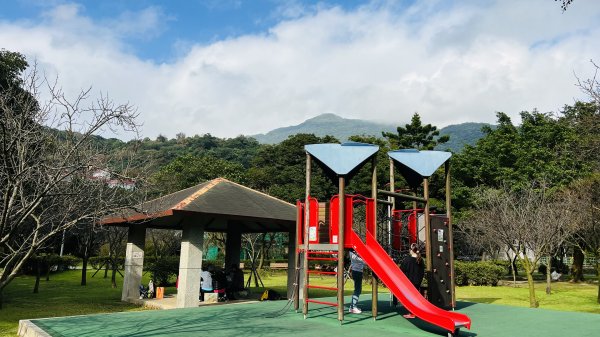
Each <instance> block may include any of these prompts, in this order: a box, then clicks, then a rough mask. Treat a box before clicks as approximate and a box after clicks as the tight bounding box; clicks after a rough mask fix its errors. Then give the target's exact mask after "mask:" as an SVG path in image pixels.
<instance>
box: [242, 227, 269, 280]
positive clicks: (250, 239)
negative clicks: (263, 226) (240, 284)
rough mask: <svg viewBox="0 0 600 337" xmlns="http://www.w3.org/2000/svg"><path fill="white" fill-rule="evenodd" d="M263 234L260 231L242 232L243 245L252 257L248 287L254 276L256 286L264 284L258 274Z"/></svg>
mask: <svg viewBox="0 0 600 337" xmlns="http://www.w3.org/2000/svg"><path fill="white" fill-rule="evenodd" d="M262 237H263V234H260V233H246V234H242V241H243V243H244V245H243V247H244V250H245V251H246V253H247V254H248V256H249V257H250V264H251V266H250V275H249V276H248V281H246V288H249V287H250V284H251V282H252V277H254V286H255V287H258V283H259V282H260V283H261V286H263V287H264V285H263V284H262V280H261V278H260V276H259V275H258V269H259V268H258V261H257V260H258V259H259V258H260V253H261V251H262V249H261V248H260V247H261V243H262Z"/></svg>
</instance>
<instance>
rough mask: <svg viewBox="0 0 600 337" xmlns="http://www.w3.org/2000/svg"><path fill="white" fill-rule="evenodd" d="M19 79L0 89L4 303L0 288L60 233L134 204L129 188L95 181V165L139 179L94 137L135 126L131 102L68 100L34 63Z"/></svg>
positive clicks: (85, 95) (86, 94)
mask: <svg viewBox="0 0 600 337" xmlns="http://www.w3.org/2000/svg"><path fill="white" fill-rule="evenodd" d="M17 84H18V87H3V88H0V89H1V90H0V115H1V117H2V118H1V119H0V188H1V192H0V267H1V268H2V269H0V306H1V295H2V290H3V289H4V288H5V287H6V286H7V285H8V284H9V283H10V282H11V281H12V280H13V279H14V278H15V277H16V275H18V273H19V272H20V271H21V269H22V268H23V265H24V264H25V262H26V261H27V260H28V259H29V258H30V257H31V256H32V255H33V254H35V252H36V251H38V250H39V249H41V248H43V247H44V245H46V244H47V243H48V242H49V240H50V239H51V238H53V237H54V236H55V235H56V234H57V233H62V232H63V231H64V230H67V229H69V228H71V227H73V226H75V225H76V224H77V223H82V222H87V223H93V222H95V221H96V220H97V219H98V218H99V217H101V216H103V215H105V214H107V213H109V212H113V211H115V210H118V209H121V208H123V207H127V206H128V205H130V204H132V200H131V197H132V193H131V191H130V190H127V189H124V188H115V187H114V186H111V185H110V184H109V181H106V180H103V179H94V178H93V173H94V172H95V171H96V170H99V169H102V170H105V171H107V172H108V174H109V175H110V176H111V177H117V181H132V180H134V179H135V178H132V177H130V176H129V174H130V172H129V171H127V170H122V171H113V170H112V169H111V168H110V167H109V165H108V160H107V156H106V155H105V154H104V153H103V152H102V151H101V149H99V148H98V147H97V146H96V145H95V142H94V141H93V140H94V137H95V136H94V134H95V133H97V132H99V131H103V130H104V131H108V130H113V131H116V130H117V129H122V130H126V131H133V132H135V131H136V129H137V124H136V122H135V118H136V116H137V112H136V110H135V109H134V108H133V107H132V106H131V105H129V104H121V105H117V104H115V103H114V102H113V101H112V100H111V99H110V98H109V97H107V96H106V95H101V96H100V98H98V99H92V98H91V95H90V91H91V90H90V89H88V90H84V91H82V92H80V93H79V94H78V95H76V96H75V97H74V98H72V99H70V98H68V97H67V96H66V95H65V94H64V93H63V92H62V91H61V90H60V89H59V88H58V86H57V85H56V83H50V82H48V81H47V80H41V79H40V78H39V76H38V74H37V72H36V67H35V66H33V68H32V70H31V71H30V72H29V73H27V74H25V75H24V77H23V79H22V80H20V81H18V83H17ZM42 90H45V92H44V94H43V95H44V97H48V99H47V100H46V101H45V102H44V103H42V104H41V103H39V102H40V97H41V96H42ZM117 185H118V184H117Z"/></svg>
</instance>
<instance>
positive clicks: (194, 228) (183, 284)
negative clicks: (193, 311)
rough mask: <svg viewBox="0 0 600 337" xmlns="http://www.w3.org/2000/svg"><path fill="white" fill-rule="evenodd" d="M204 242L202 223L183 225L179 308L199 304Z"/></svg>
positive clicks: (178, 292)
mask: <svg viewBox="0 0 600 337" xmlns="http://www.w3.org/2000/svg"><path fill="white" fill-rule="evenodd" d="M203 242H204V227H203V226H202V225H199V224H187V225H184V226H183V233H182V237H181V256H180V258H179V286H178V288H177V307H178V308H193V307H197V306H198V299H199V296H200V269H201V268H202V244H203Z"/></svg>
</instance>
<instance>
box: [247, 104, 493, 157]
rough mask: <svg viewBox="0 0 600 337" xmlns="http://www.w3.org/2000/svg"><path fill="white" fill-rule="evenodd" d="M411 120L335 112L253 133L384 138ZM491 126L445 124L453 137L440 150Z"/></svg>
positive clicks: (273, 137) (269, 138)
mask: <svg viewBox="0 0 600 337" xmlns="http://www.w3.org/2000/svg"><path fill="white" fill-rule="evenodd" d="M407 122H408V121H405V122H401V123H399V124H397V125H392V124H384V123H378V122H373V121H368V120H362V119H351V118H344V117H340V116H338V115H336V114H333V113H324V114H321V115H318V116H315V117H312V118H309V119H307V120H305V121H304V122H302V123H300V124H297V125H290V126H285V127H280V128H276V129H273V130H271V131H269V132H266V133H263V134H256V135H250V136H249V137H252V138H254V139H256V140H257V141H258V142H260V143H262V144H276V143H279V142H281V141H283V140H285V139H287V138H288V137H289V136H291V135H295V134H298V133H312V134H315V135H316V136H319V137H324V136H327V135H331V136H334V137H336V138H337V139H339V140H340V141H342V142H343V141H347V140H348V138H349V137H350V136H353V135H365V136H375V137H379V138H381V137H382V135H381V133H382V132H396V130H397V127H398V126H404V125H405V124H406V123H407ZM486 125H487V126H490V124H487V123H476V122H466V123H461V124H452V125H448V126H446V127H443V128H441V129H439V130H440V135H449V136H450V141H448V142H447V143H445V144H442V145H440V146H438V148H436V149H439V150H445V149H450V150H452V151H454V152H459V151H460V150H462V148H463V147H464V146H465V145H474V144H475V142H476V141H477V140H478V139H479V138H481V137H483V132H482V131H481V128H482V127H483V126H486Z"/></svg>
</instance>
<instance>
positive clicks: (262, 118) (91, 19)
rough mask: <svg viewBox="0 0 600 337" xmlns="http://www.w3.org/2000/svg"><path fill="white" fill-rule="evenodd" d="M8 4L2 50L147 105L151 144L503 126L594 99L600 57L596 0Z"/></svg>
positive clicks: (56, 0)
mask: <svg viewBox="0 0 600 337" xmlns="http://www.w3.org/2000/svg"><path fill="white" fill-rule="evenodd" d="M0 2H1V3H2V6H1V8H2V9H1V10H0V48H4V49H8V50H11V51H19V52H21V53H23V54H25V55H26V56H27V58H28V60H29V61H30V62H32V61H34V60H35V61H36V62H37V63H38V66H39V67H40V68H42V69H43V71H44V73H45V74H46V75H47V76H56V75H57V76H58V78H59V82H60V84H61V85H62V87H63V89H64V90H65V92H67V93H71V94H74V93H76V92H77V91H78V90H80V89H82V88H87V87H89V86H92V87H93V93H94V94H95V95H100V94H101V93H103V94H104V93H106V94H108V95H110V97H112V98H113V100H114V101H116V102H118V103H119V102H129V103H132V104H133V105H135V106H137V107H138V109H139V112H140V121H141V122H142V123H143V124H144V125H143V128H142V135H143V136H148V137H151V138H154V137H156V136H157V135H158V134H163V135H166V136H168V137H173V136H174V135H175V134H176V133H178V132H184V133H185V134H187V135H188V136H190V135H194V134H204V133H211V134H213V135H216V136H219V137H234V136H237V135H239V134H246V135H249V134H256V133H263V132H267V131H269V130H271V129H273V128H277V127H282V126H288V125H294V124H298V123H300V122H302V121H304V120H306V119H307V118H311V117H314V116H317V115H319V114H322V113H335V114H337V115H339V116H342V117H346V118H361V119H368V120H373V121H380V122H386V123H392V124H401V123H404V122H406V121H408V120H409V119H410V116H411V115H412V114H413V113H414V112H419V113H420V115H421V116H422V119H423V120H424V121H425V122H427V123H433V124H435V125H438V126H445V125H449V124H456V123H462V122H467V121H476V122H494V120H495V112H496V111H504V112H506V113H508V114H509V115H510V116H515V117H516V116H518V113H519V112H520V111H522V110H531V109H534V108H537V109H538V110H540V111H544V112H547V111H558V110H559V109H560V108H561V107H562V106H563V105H564V104H571V103H573V101H574V100H575V99H583V98H585V96H583V95H582V94H581V93H580V92H579V91H578V89H577V88H576V87H575V85H574V83H575V81H576V79H575V74H576V75H578V76H580V77H583V78H587V77H590V76H592V75H593V73H592V71H593V68H592V67H591V64H590V62H589V61H590V59H594V60H596V61H600V2H599V1H597V0H575V1H574V2H573V4H572V5H571V6H570V7H569V9H568V10H567V11H566V12H564V13H563V12H562V10H561V8H560V4H559V3H558V2H555V1H552V0H528V1H517V0H515V1H511V0H497V1H495V0H477V1H476V0H473V1H466V0H461V1H458V0H456V1H441V0H440V1H436V0H426V1H385V0H375V1H358V0H356V1H329V0H326V1H320V2H315V1H293V0H289V1H285V0H282V1H278V0H253V1H243V0H186V1H184V0H181V1H158V0H157V1H152V0H137V1H133V0H132V1H119V0H104V1H91V0H90V1H79V2H77V1H60V0H46V1H44V0H16V1H8V0H2V1H0ZM517 121H518V119H517ZM119 137H127V136H124V135H119Z"/></svg>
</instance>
